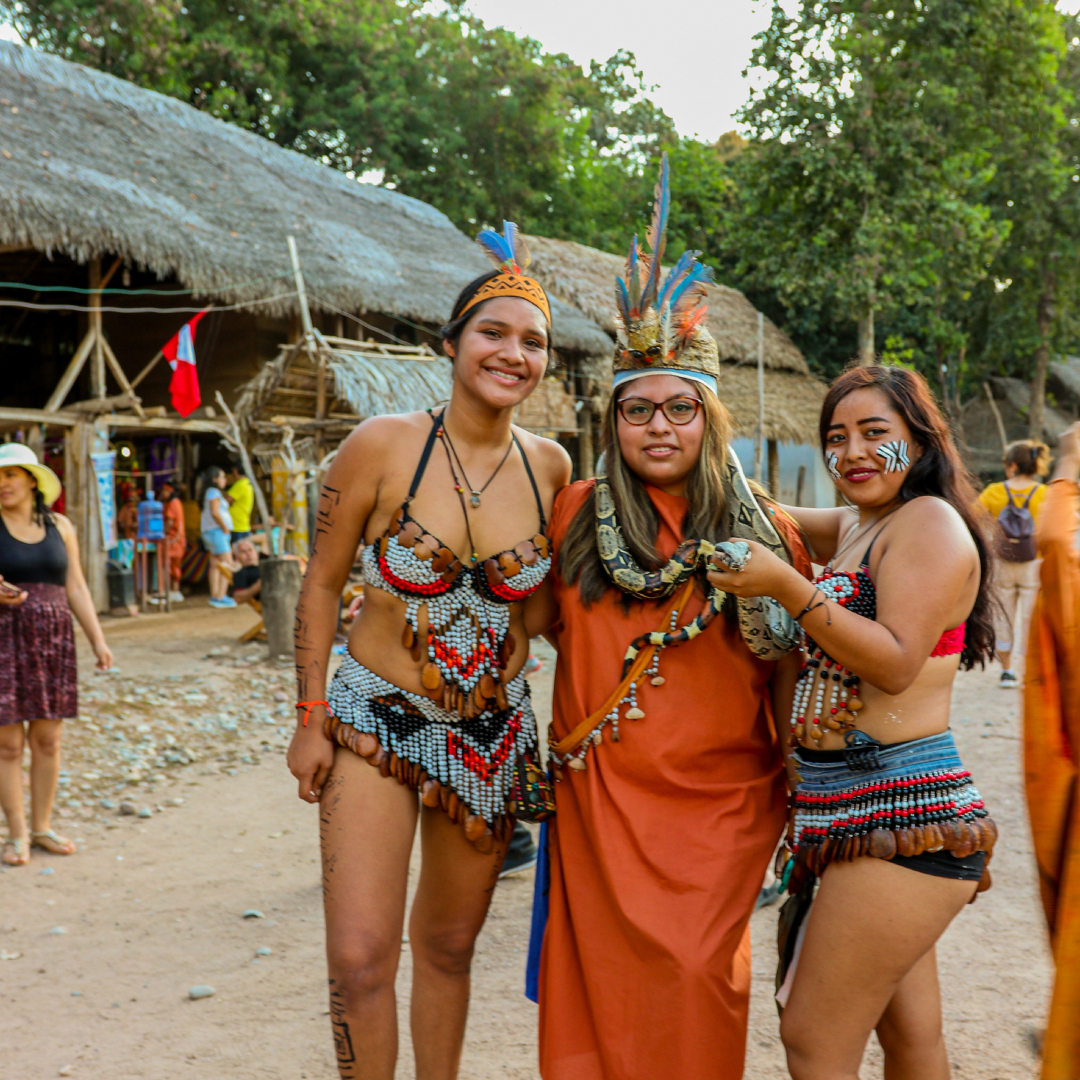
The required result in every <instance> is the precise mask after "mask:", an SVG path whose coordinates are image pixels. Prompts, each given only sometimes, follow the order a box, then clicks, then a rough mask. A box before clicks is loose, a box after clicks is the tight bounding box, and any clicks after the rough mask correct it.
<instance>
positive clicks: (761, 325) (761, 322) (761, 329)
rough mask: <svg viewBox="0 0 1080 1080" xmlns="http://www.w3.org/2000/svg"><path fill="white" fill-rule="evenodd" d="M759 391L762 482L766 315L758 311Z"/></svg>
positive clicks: (757, 459)
mask: <svg viewBox="0 0 1080 1080" xmlns="http://www.w3.org/2000/svg"><path fill="white" fill-rule="evenodd" d="M757 393H758V423H757V440H756V442H755V443H754V479H755V480H756V481H757V482H758V483H759V484H760V483H761V482H762V480H763V479H764V478H765V477H764V473H763V472H762V467H763V464H764V463H763V460H762V459H763V458H764V456H765V316H764V315H763V314H762V313H761V312H760V311H759V312H758V313H757Z"/></svg>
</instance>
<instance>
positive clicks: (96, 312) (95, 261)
mask: <svg viewBox="0 0 1080 1080" xmlns="http://www.w3.org/2000/svg"><path fill="white" fill-rule="evenodd" d="M87 275H88V277H89V282H90V289H91V290H92V291H91V293H90V295H89V296H88V297H87V305H88V307H89V308H90V313H89V322H90V332H91V333H92V334H93V335H94V358H93V361H92V363H91V365H90V396H91V397H92V398H103V397H104V396H105V352H104V350H103V349H102V347H101V278H102V275H101V258H100V257H99V256H97V255H95V256H94V257H93V258H92V259H91V260H90V265H89V267H88V268H87Z"/></svg>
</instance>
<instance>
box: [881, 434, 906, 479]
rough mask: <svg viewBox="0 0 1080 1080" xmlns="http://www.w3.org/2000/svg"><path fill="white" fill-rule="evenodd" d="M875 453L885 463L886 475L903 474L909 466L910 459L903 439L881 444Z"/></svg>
mask: <svg viewBox="0 0 1080 1080" xmlns="http://www.w3.org/2000/svg"><path fill="white" fill-rule="evenodd" d="M876 453H877V456H878V457H879V458H881V459H882V460H883V461H884V462H885V471H886V472H887V473H891V472H903V471H904V470H905V469H906V468H907V467H908V466H909V465H910V464H911V459H910V458H909V457H908V444H907V443H906V442H905V441H904V440H903V439H896V440H895V441H893V442H887V443H882V444H881V445H880V446H879V447H878V448H877V451H876Z"/></svg>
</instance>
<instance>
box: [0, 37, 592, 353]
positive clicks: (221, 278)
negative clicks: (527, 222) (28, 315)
mask: <svg viewBox="0 0 1080 1080" xmlns="http://www.w3.org/2000/svg"><path fill="white" fill-rule="evenodd" d="M0 105H2V106H3V108H0V155H2V160H0V172H2V176H3V183H0V252H2V251H3V249H4V247H8V248H9V249H10V248H24V247H25V248H32V249H36V250H37V251H41V252H45V253H46V254H48V255H50V256H52V255H53V254H54V253H61V254H64V255H67V256H69V257H70V258H71V259H73V260H74V261H75V262H78V263H85V262H87V261H88V260H89V259H90V258H92V257H94V256H103V255H106V254H110V255H119V256H121V257H122V258H123V259H124V261H125V264H127V265H130V266H136V267H139V268H142V269H144V270H149V271H151V272H153V273H154V274H156V275H157V276H158V277H159V278H162V279H174V280H175V281H177V282H179V283H180V284H181V285H182V286H183V287H184V288H187V289H191V290H194V292H195V293H196V294H197V295H204V296H209V295H213V296H214V298H215V300H216V301H217V302H218V303H235V302H239V301H252V300H262V301H265V305H264V306H261V307H260V310H261V311H262V312H264V313H266V314H272V315H273V314H277V315H282V314H288V313H292V312H294V311H295V310H296V307H297V304H296V296H295V293H294V292H293V290H292V287H291V281H290V279H289V276H288V275H289V270H290V266H289V256H288V249H287V245H286V238H287V236H288V235H289V234H292V235H294V236H295V237H296V241H297V246H298V248H299V251H300V258H301V261H302V263H303V268H304V274H305V277H306V279H307V281H308V283H309V288H310V297H309V299H310V302H311V305H312V307H313V308H314V309H316V310H318V309H323V310H331V309H335V308H336V309H342V310H344V311H346V312H361V311H368V312H383V313H386V314H389V315H393V316H399V317H402V318H406V319H412V320H417V321H418V322H421V323H428V324H434V325H438V324H440V323H442V322H444V321H445V320H446V319H447V317H448V316H449V314H450V310H451V307H452V305H453V302H454V299H455V297H456V296H457V294H458V292H459V291H460V289H461V288H462V286H463V285H465V284H466V283H467V282H468V281H469V280H471V279H472V278H473V277H475V276H476V275H477V274H480V273H483V272H484V271H485V270H486V269H490V264H489V263H488V262H487V260H486V259H485V258H484V256H483V254H482V253H481V252H480V251H479V249H478V248H477V247H476V245H475V244H473V243H472V242H471V241H470V240H469V239H468V238H467V237H465V236H464V235H463V234H462V233H461V232H459V231H458V230H457V229H456V228H455V227H454V226H453V224H452V223H451V222H450V220H449V219H448V218H447V217H446V216H445V215H444V214H442V213H441V212H440V211H438V210H436V209H435V208H434V207H432V206H428V205H427V204H426V203H422V202H420V201H418V200H416V199H412V198H409V197H408V196H405V195H401V194H399V193H397V192H395V191H389V190H387V189H385V188H380V187H375V186H373V185H371V184H363V183H360V182H358V181H356V180H353V179H350V178H349V177H347V176H346V175H344V174H343V173H341V172H339V171H337V170H336V169H331V168H328V167H327V166H325V165H321V164H319V163H318V162H316V161H313V160H311V159H310V158H307V157H304V156H302V155H300V154H297V153H294V152H292V151H291V150H285V149H283V148H281V147H279V146H275V145H274V144H273V143H272V142H270V141H268V140H267V139H264V138H262V137H261V136H258V135H255V134H253V133H252V132H249V131H244V130H242V129H241V128H238V127H235V126H233V125H230V124H227V123H224V122H222V121H220V120H217V119H215V118H213V117H211V116H207V115H206V114H204V113H202V112H199V111H198V110H197V109H195V108H192V107H191V106H189V105H186V104H184V103H183V102H181V101H176V100H174V99H172V98H168V97H165V96H163V95H161V94H157V93H154V92H153V91H150V90H144V89H142V88H140V87H137V86H134V85H133V84H131V83H128V82H125V81H123V80H121V79H117V78H114V77H113V76H111V75H106V74H104V73H102V72H99V71H92V70H90V69H88V68H84V67H81V66H80V65H77V64H73V63H69V62H68V61H65V60H61V59H59V58H58V57H55V56H50V55H48V54H46V53H41V52H37V51H35V50H33V49H29V48H25V47H22V46H19V45H13V44H10V43H8V42H0ZM553 323H554V327H553V329H554V343H555V345H556V347H557V348H559V349H561V350H571V351H576V352H581V353H590V352H598V351H599V352H603V351H604V350H606V348H607V342H606V341H605V339H604V336H603V334H602V333H601V332H600V330H599V329H598V328H597V327H596V325H595V324H594V323H593V322H592V321H591V320H589V319H587V318H584V317H583V316H582V315H581V314H580V313H579V312H578V311H576V310H575V309H574V308H573V307H571V306H568V305H562V304H558V305H554V310H553Z"/></svg>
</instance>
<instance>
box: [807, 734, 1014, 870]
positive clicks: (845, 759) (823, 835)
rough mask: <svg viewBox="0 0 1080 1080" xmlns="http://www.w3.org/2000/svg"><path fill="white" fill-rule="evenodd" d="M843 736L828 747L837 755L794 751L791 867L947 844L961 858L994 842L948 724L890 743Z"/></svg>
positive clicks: (909, 852)
mask: <svg viewBox="0 0 1080 1080" xmlns="http://www.w3.org/2000/svg"><path fill="white" fill-rule="evenodd" d="M852 735H859V736H861V739H857V740H853V739H851V738H850V736H852ZM849 743H852V744H853V745H849V747H848V748H847V749H846V750H842V751H835V752H833V753H835V754H838V755H839V757H838V758H837V757H834V756H833V753H829V752H827V751H826V752H822V751H818V752H816V753H814V752H811V753H807V752H806V751H804V750H802V749H801V748H800V749H797V750H796V751H795V764H796V769H797V771H798V774H799V783H798V785H797V786H796V789H795V795H794V799H793V807H792V815H791V820H790V823H789V827H788V847H789V848H790V849H791V850H792V851H793V852H794V853H795V857H796V866H797V868H799V867H801V868H803V869H805V870H808V871H809V872H811V873H821V871H822V869H824V867H825V866H827V865H828V864H829V863H831V862H835V861H837V860H841V859H843V860H851V859H856V858H861V857H863V856H871V857H874V858H878V859H891V858H892V857H893V856H894V855H897V854H900V855H903V856H914V855H921V854H922V853H923V852H933V851H942V850H945V851H949V852H951V853H952V854H953V855H955V856H956V857H957V858H962V857H966V856H968V855H972V854H974V853H975V852H976V851H986V852H989V851H991V850H992V848H993V846H994V841H995V839H996V838H997V827H996V825H994V823H993V821H991V819H990V818H989V817H988V816H987V811H986V806H985V804H984V802H983V799H982V796H981V795H980V794H979V791H978V789H977V788H976V787H975V785H974V783H973V782H972V779H971V773H969V772H968V771H967V769H965V768H964V766H963V763H962V762H961V760H960V755H959V753H958V752H957V749H956V743H955V741H954V739H953V736H952V732H950V731H946V732H942V733H941V734H940V735H931V736H928V737H927V738H925V739H913V740H911V741H910V742H903V743H893V744H891V745H888V746H885V745H882V744H881V743H879V742H877V741H876V740H874V739H871V738H869V736H867V735H865V734H864V733H862V732H852V733H849ZM826 754H828V758H826ZM823 758H825V760H823Z"/></svg>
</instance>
